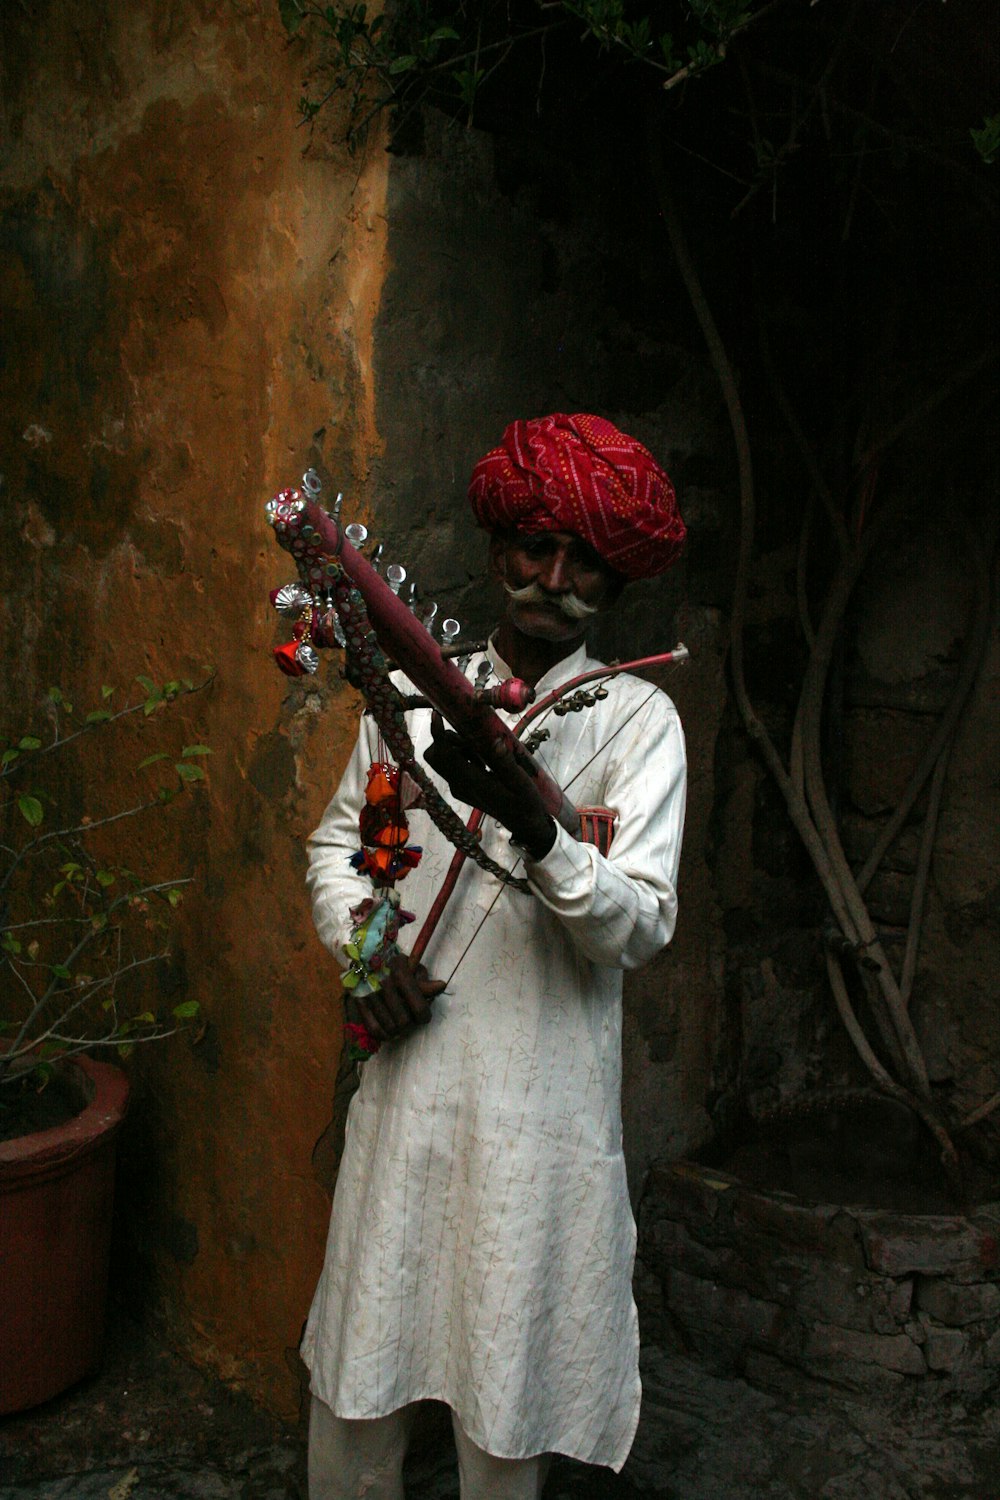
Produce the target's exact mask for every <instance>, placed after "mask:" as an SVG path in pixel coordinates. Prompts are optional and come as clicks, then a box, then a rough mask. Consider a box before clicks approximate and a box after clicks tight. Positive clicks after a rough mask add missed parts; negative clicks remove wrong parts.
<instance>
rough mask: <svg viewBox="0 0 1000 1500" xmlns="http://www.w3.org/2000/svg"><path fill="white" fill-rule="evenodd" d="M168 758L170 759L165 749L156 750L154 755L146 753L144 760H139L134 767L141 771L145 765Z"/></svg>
mask: <svg viewBox="0 0 1000 1500" xmlns="http://www.w3.org/2000/svg"><path fill="white" fill-rule="evenodd" d="M169 759H170V756H169V755H168V754H167V752H166V751H165V750H157V752H156V754H155V755H147V756H146V759H145V760H141V761H140V762H139V764H138V766H137V767H136V770H138V771H143V770H145V768H146V767H147V766H151V765H152V764H153V762H154V761H157V760H169Z"/></svg>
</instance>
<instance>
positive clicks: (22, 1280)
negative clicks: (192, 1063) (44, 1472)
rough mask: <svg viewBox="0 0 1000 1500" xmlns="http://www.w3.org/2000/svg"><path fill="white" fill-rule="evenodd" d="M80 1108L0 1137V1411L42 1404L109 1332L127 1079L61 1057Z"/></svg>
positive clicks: (95, 1355) (76, 1373) (85, 1367)
mask: <svg viewBox="0 0 1000 1500" xmlns="http://www.w3.org/2000/svg"><path fill="white" fill-rule="evenodd" d="M63 1067H64V1068H65V1069H66V1070H67V1072H68V1073H69V1074H70V1076H71V1077H72V1079H73V1080H74V1082H75V1083H76V1085H77V1086H78V1089H79V1094H80V1099H81V1103H82V1105H83V1107H82V1109H81V1111H80V1113H79V1114H78V1115H75V1116H74V1117H73V1119H71V1120H68V1121H66V1123H65V1124H63V1125H57V1126H55V1127H54V1128H53V1129H51V1130H41V1131H38V1132H37V1133H35V1134H34V1135H25V1136H19V1137H18V1138H17V1139H15V1140H12V1141H3V1142H0V1413H7V1412H14V1411H22V1410H23V1409H24V1408H25V1407H29V1406H37V1405H38V1404H39V1403H40V1402H42V1401H47V1400H49V1398H50V1397H52V1396H56V1395H58V1394H59V1392H60V1391H64V1390H65V1389H66V1388H67V1387H68V1386H70V1385H72V1384H73V1383H74V1382H75V1381H77V1380H80V1379H81V1378H82V1377H83V1376H84V1375H86V1374H88V1373H89V1372H90V1371H91V1370H92V1369H93V1368H94V1366H95V1365H96V1364H97V1362H98V1360H99V1358H100V1354H101V1345H102V1339H103V1333H104V1310H105V1301H106V1298H107V1284H108V1249H109V1245H110V1238H111V1208H112V1201H113V1196H114V1165H115V1137H116V1136H117V1133H118V1129H119V1126H120V1125H121V1122H122V1119H123V1118H124V1115H125V1110H126V1107H127V1103H128V1092H129V1087H128V1080H127V1079H126V1077H125V1075H124V1073H122V1072H121V1071H120V1069H118V1068H116V1067H112V1066H111V1065H110V1064H108V1063H98V1062H92V1061H91V1060H90V1059H89V1058H85V1057H77V1058H74V1059H73V1060H72V1061H70V1062H66V1063H64V1064H63Z"/></svg>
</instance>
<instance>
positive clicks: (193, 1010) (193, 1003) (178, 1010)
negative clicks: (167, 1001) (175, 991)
mask: <svg viewBox="0 0 1000 1500" xmlns="http://www.w3.org/2000/svg"><path fill="white" fill-rule="evenodd" d="M200 1009H201V1006H200V1005H199V1004H198V1002H197V1000H182V1001H181V1003H180V1005H175V1006H174V1009H173V1015H174V1019H175V1020H177V1021H190V1020H191V1017H192V1016H196V1015H197V1014H198V1012H199V1010H200Z"/></svg>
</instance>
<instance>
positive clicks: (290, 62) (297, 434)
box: [0, 0, 385, 1410]
mask: <svg viewBox="0 0 1000 1500" xmlns="http://www.w3.org/2000/svg"><path fill="white" fill-rule="evenodd" d="M2 25H3V28H4V35H3V44H4V53H3V95H4V110H5V113H4V119H3V142H2V162H3V164H2V168H0V243H2V247H3V249H2V257H0V278H2V283H3V286H2V298H3V306H4V318H3V333H2V339H3V344H2V364H0V387H2V402H0V405H2V417H0V421H2V423H3V439H2V444H3V446H2V455H3V457H2V469H3V488H2V491H0V505H2V511H3V518H4V529H5V535H6V536H7V538H8V545H7V546H6V548H5V549H4V556H3V560H2V562H0V568H2V570H3V584H4V588H3V601H4V602H3V605H2V606H0V607H2V611H3V613H2V620H3V644H2V651H3V677H4V683H5V688H6V691H5V699H6V701H5V703H4V710H3V720H4V728H5V729H9V728H11V727H13V728H17V729H23V728H24V727H26V725H27V724H28V723H30V722H32V721H35V722H38V718H37V715H38V702H39V699H40V696H41V695H42V694H43V693H44V691H45V688H46V687H47V686H48V684H50V683H60V684H63V685H64V686H66V687H67V688H68V689H71V690H72V692H73V694H74V696H75V697H76V699H77V702H78V703H86V706H88V707H89V706H92V704H93V703H94V702H95V701H99V698H98V689H99V686H100V684H101V683H116V684H119V685H121V688H122V690H123V691H124V690H125V689H126V688H127V687H128V685H129V683H130V682H131V679H132V677H133V676H134V674H135V673H137V672H145V673H148V674H149V675H150V676H152V677H154V678H156V679H157V680H163V679H164V678H172V677H179V676H189V677H191V678H193V679H200V677H201V676H202V675H203V669H204V667H205V665H206V664H209V665H210V666H211V668H212V669H213V670H214V673H215V677H214V681H213V683H212V686H211V687H210V688H208V689H206V691H205V692H204V693H202V694H200V695H198V696H196V697H194V698H191V699H190V700H188V701H187V702H186V703H185V705H184V706H183V708H182V709H181V711H180V714H181V718H182V720H183V723H181V724H179V725H177V726H176V728H175V729H173V730H168V731H167V732H168V733H169V734H176V737H177V738H176V743H182V742H184V741H188V742H190V741H194V740H197V741H202V740H203V741H206V742H207V743H208V744H209V745H210V746H211V747H212V750H213V756H212V760H211V785H210V788H209V789H208V790H207V791H205V792H201V793H198V794H196V795H197V802H196V804H193V805H192V808H191V809H190V811H189V812H187V813H185V811H184V810H183V809H182V808H177V809H175V811H176V814H177V816H176V818H175V819H173V823H174V825H175V829H176V831H175V832H174V833H170V832H169V827H170V824H169V822H168V823H166V825H165V828H164V829H163V830H162V831H160V830H158V829H156V828H154V827H152V826H150V827H148V828H147V829H146V830H145V832H144V833H143V835H142V836H141V839H140V840H138V841H136V842H134V843H133V844H132V845H131V846H126V847H127V848H128V850H129V852H130V853H131V854H132V855H133V856H134V858H135V859H136V861H137V863H139V862H142V861H148V860H149V858H150V856H152V857H153V860H154V866H153V867H154V868H157V869H161V870H162V869H163V868H164V867H166V866H169V868H170V870H171V871H172V872H179V871H182V870H190V871H191V872H192V873H193V874H194V875H195V881H196V883H195V885H194V887H193V890H192V893H191V894H190V895H189V897H188V899H187V901H186V903H185V906H184V909H183V911H182V913H181V920H180V928H179V944H178V956H177V962H176V963H175V965H174V967H173V971H172V974H173V979H172V983H173V984H174V986H175V989H174V996H173V997H172V998H180V991H178V989H177V988H176V986H178V985H179V986H181V987H182V992H183V994H185V995H188V996H190V997H193V998H195V999H197V1000H198V1001H199V1002H200V1003H201V1006H202V1017H203V1019H204V1020H205V1021H206V1023H207V1027H206V1030H205V1033H204V1035H203V1038H202V1040H201V1041H200V1042H199V1043H198V1044H196V1045H191V1043H190V1042H189V1041H188V1040H183V1041H181V1042H179V1043H176V1044H174V1043H170V1044H166V1045H164V1046H163V1047H161V1048H158V1049H156V1052H155V1055H154V1053H153V1052H150V1053H148V1054H146V1055H145V1056H144V1057H142V1058H141V1059H139V1060H137V1063H136V1067H135V1074H136V1079H137V1101H136V1107H135V1109H134V1111H133V1121H132V1129H131V1133H130V1134H129V1135H127V1136H126V1138H125V1141H124V1144H123V1156H124V1162H125V1167H126V1172H125V1188H126V1196H125V1202H126V1206H127V1207H128V1209H129V1213H130V1218H131V1220H132V1223H131V1225H130V1226H129V1227H130V1229H131V1239H130V1240H129V1241H128V1243H129V1245H130V1250H131V1252H132V1254H136V1253H138V1254H139V1256H140V1260H141V1264H142V1269H143V1274H144V1276H145V1273H146V1272H147V1271H148V1270H149V1269H150V1268H151V1267H153V1268H155V1269H156V1270H157V1271H158V1273H159V1281H160V1285H161V1287H162V1290H163V1292H164V1295H165V1305H166V1309H167V1311H168V1314H169V1316H170V1319H171V1322H172V1325H173V1328H174V1330H175V1334H176V1337H177V1339H178V1341H179V1342H180V1343H181V1345H182V1346H184V1347H188V1348H190V1349H192V1350H193V1351H194V1352H195V1353H196V1354H197V1355H198V1356H199V1357H200V1358H204V1359H207V1360H209V1361H211V1362H212V1363H213V1364H214V1365H216V1366H217V1367H218V1368H220V1369H222V1370H224V1371H225V1372H226V1373H228V1374H230V1375H232V1376H234V1377H237V1378H239V1379H240V1380H242V1381H245V1382H246V1383H247V1384H248V1385H249V1387H250V1388H251V1389H252V1390H253V1391H254V1392H255V1393H256V1394H258V1395H263V1396H266V1397H267V1398H268V1399H269V1400H271V1401H272V1402H277V1403H278V1404H280V1405H281V1406H282V1407H283V1408H284V1409H285V1410H292V1409H293V1407H294V1404H295V1400H296V1396H297V1390H296V1379H295V1376H294V1374H293V1373H292V1372H290V1370H289V1368H288V1363H289V1362H288V1358H287V1351H288V1350H290V1349H293V1348H294V1346H295V1345H296V1343H297V1340H298V1336H299V1331H300V1326H301V1322H302V1318H303V1316H304V1312H305V1308H306V1306H307V1305H308V1299H309V1296H310V1294H311V1289H312V1282H313V1280H314V1277H315V1272H316V1266H317V1262H318V1257H319V1255H320V1253H321V1246H322V1240H323V1236H324V1232H325V1221H326V1217H327V1213H328V1205H327V1201H326V1197H325V1194H324V1193H323V1191H322V1190H321V1188H320V1187H319V1186H318V1184H317V1183H316V1181H315V1180H314V1177H313V1175H312V1172H311V1169H310V1155H311V1151H312V1148H313V1144H314V1142H315V1140H316V1138H317V1137H318V1135H319V1134H320V1132H321V1131H322V1129H323V1126H324V1124H325V1123H326V1118H327V1108H328V1107H327V1102H326V1101H327V1095H328V1091H329V1079H330V1075H331V1069H332V1067H333V1065H334V1063H335V1055H336V1046H337V1036H338V1031H339V1027H338V1022H337V1019H336V1006H335V996H334V991H333V986H332V985H331V983H330V981H329V978H328V977H327V972H326V970H325V968H323V967H322V965H321V964H320V962H319V960H320V957H321V955H320V952H319V949H318V945H317V944H316V942H315V939H314V937H313V935H312V932H311V926H310V922H309V916H308V911H307V906H306V902H305V899H304V895H303V889H302V868H303V840H304V837H305V835H306V834H307V832H308V830H309V828H310V827H311V826H312V825H313V824H314V822H315V819H316V817H317V813H318V810H319V808H320V807H321V805H322V803H323V800H324V798H325V796H326V795H327V792H328V790H329V786H330V783H331V780H332V778H333V776H334V774H335V772H336V768H337V766H338V764H339V762H340V761H341V759H342V757H343V755H344V753H345V748H346V745H347V740H348V738H349V736H350V733H351V728H350V726H351V721H352V719H353V717H354V704H353V701H352V699H351V695H349V694H348V695H347V700H348V701H347V702H346V703H344V705H343V713H342V714H341V713H338V712H337V711H336V707H335V704H336V702H337V701H339V700H338V699H337V689H336V688H334V689H333V701H334V707H333V711H331V712H329V713H327V714H326V715H325V716H324V717H323V719H322V727H321V728H320V727H319V726H320V719H319V708H320V704H321V702H322V703H323V704H326V703H327V701H328V695H327V692H326V690H325V689H324V688H323V687H322V686H320V685H318V684H309V685H307V686H305V687H295V688H293V689H291V690H289V689H288V687H287V684H286V681H285V679H283V678H281V677H280V676H279V674H278V673H277V672H276V671H274V669H273V667H272V665H271V663H270V660H269V647H270V645H271V643H272V641H273V640H275V639H276V638H277V636H278V633H277V631H276V629H275V625H274V621H273V615H272V612H271V611H270V609H269V606H268V604H267V589H268V588H269V587H270V586H271V585H273V584H275V583H277V582H280V581H282V579H283V578H284V577H285V576H287V574H288V572H289V569H288V567H287V566H286V565H283V563H282V561H281V556H280V554H279V553H278V551H277V549H276V548H275V547H274V545H273V542H272V541H271V539H270V534H269V532H268V531H267V529H266V527H265V526H264V524H263V511H262V506H263V501H264V500H265V499H266V498H267V495H268V494H269V493H270V492H271V491H272V490H274V489H275V488H277V487H278V486H279V485H281V484H285V483H289V482H294V480H295V479H296V478H297V476H298V475H300V474H301V473H302V470H303V468H304V467H305V465H306V463H307V462H308V461H309V460H310V459H311V458H316V457H320V456H322V457H325V458H326V460H327V461H328V462H329V464H330V466H331V468H332V469H334V470H335V471H336V472H338V473H340V474H342V475H344V476H345V477H346V478H347V479H349V480H356V479H358V478H359V477H361V476H363V475H364V473H365V471H366V468H367V466H368V465H369V464H370V462H371V459H372V456H373V454H374V452H375V451H376V449H377V445H378V435H377V432H376V430H375V425H374V406H373V388H372V326H373V319H374V315H375V311H376V308H377V304H378V298H379V294H380V288H381V282H382V278H383V275H384V268H385V234H384V214H383V202H384V194H385V158H384V155H383V154H382V153H381V152H379V151H377V150H375V151H373V152H372V153H371V156H370V157H369V158H368V159H366V160H365V161H364V162H359V161H354V160H350V159H348V158H347V157H346V155H339V154H338V153H337V152H336V151H326V152H324V153H322V154H317V153H316V152H312V153H310V152H306V151H304V147H305V145H306V141H305V139H304V136H303V132H302V131H301V130H299V129H298V128H297V111H296V101H297V99H298V97H299V93H300V91H301V89H300V79H299V76H298V74H299V68H300V66H301V62H300V59H299V58H298V57H297V55H296V53H295V51H294V49H289V47H288V45H287V43H286V41H285V38H284V36H283V33H282V32H281V29H280V26H279V25H278V22H277V8H276V7H270V6H260V7H253V8H252V9H251V10H247V9H246V8H245V7H243V8H234V7H232V6H231V5H224V4H216V3H211V0H176V3H160V0H144V3H139V4H133V5H129V6H118V5H114V4H112V3H110V0H107V3H100V0H99V3H97V4H95V5H93V6H88V7H85V8H84V9H82V10H81V9H80V8H79V7H71V6H67V5H63V4H57V3H52V4H49V5H45V4H40V5H33V6H31V7H25V8H23V10H22V9H20V8H18V7H16V6H15V7H9V6H8V7H5V8H4V16H3V21H2ZM164 727H165V729H166V726H164ZM139 758H140V753H139V752H138V750H137V753H136V756H135V759H136V760H138V759H139ZM88 774H89V777H90V783H91V785H90V789H89V791H88V794H87V810H88V811H90V812H91V815H92V816H93V815H96V814H97V812H98V811H99V810H101V809H102V808H103V810H105V811H112V810H114V809H115V807H116V806H117V805H121V804H120V802H119V800H118V799H119V797H125V796H126V795H127V794H128V792H129V791H130V790H131V788H132V786H133V784H134V782H133V776H132V773H131V772H130V770H129V769H128V766H127V765H122V764H112V765H108V764H102V763H101V762H100V761H99V760H96V761H95V760H92V761H91V762H90V765H89V769H88ZM147 775H148V773H147ZM150 846H152V847H150ZM125 1269H126V1268H125V1267H123V1270H125Z"/></svg>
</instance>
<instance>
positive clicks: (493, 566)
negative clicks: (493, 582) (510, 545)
mask: <svg viewBox="0 0 1000 1500" xmlns="http://www.w3.org/2000/svg"><path fill="white" fill-rule="evenodd" d="M506 563H507V539H506V537H505V536H504V535H503V533H502V532H499V531H494V533H493V535H492V536H491V537H490V577H491V578H498V579H499V580H500V582H501V583H503V582H504V580H505V579H506V577H507V566H506Z"/></svg>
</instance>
